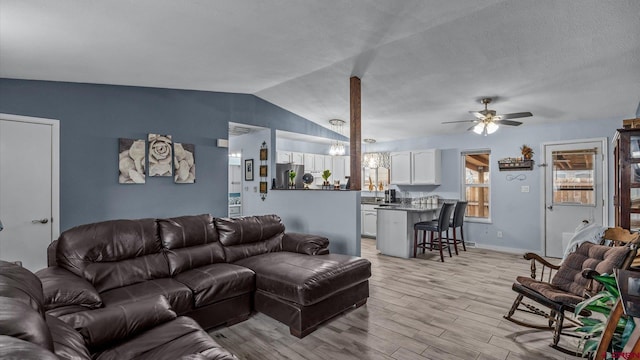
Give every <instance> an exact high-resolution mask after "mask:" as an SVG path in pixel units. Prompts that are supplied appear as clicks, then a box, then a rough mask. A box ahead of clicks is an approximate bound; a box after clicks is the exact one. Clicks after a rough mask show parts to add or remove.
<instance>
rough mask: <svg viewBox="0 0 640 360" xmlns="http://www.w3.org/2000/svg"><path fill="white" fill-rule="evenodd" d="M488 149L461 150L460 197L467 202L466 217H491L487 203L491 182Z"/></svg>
mask: <svg viewBox="0 0 640 360" xmlns="http://www.w3.org/2000/svg"><path fill="white" fill-rule="evenodd" d="M490 155H491V152H490V151H489V150H480V151H464V152H462V166H463V171H462V174H463V176H464V178H463V179H462V184H463V189H462V198H463V200H466V201H468V202H469V205H467V213H466V217H467V219H474V218H476V219H485V220H489V219H490V218H491V216H490V215H491V212H490V207H489V204H490V203H491V196H490V193H491V184H490V182H489V179H490V178H491V176H490V175H491V173H490V171H489V170H490V168H489V164H490V160H489V158H490Z"/></svg>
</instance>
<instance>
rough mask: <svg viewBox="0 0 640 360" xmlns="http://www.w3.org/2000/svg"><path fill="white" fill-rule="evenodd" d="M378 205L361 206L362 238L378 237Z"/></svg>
mask: <svg viewBox="0 0 640 360" xmlns="http://www.w3.org/2000/svg"><path fill="white" fill-rule="evenodd" d="M376 206H377V205H368V204H367V205H361V216H360V221H361V222H360V233H361V235H362V236H370V237H376V227H377V222H378V221H377V219H378V211H377V210H375V209H374V208H375V207H376Z"/></svg>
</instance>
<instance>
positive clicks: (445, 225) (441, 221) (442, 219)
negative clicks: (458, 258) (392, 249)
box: [413, 203, 454, 262]
mask: <svg viewBox="0 0 640 360" xmlns="http://www.w3.org/2000/svg"><path fill="white" fill-rule="evenodd" d="M453 207H454V204H453V203H444V204H442V208H441V209H440V216H438V220H432V221H421V222H418V223H415V224H414V225H413V257H416V255H417V254H418V248H421V249H422V252H423V253H424V249H426V248H427V245H428V246H429V251H431V250H433V249H434V247H436V248H437V249H438V250H440V260H441V261H442V262H444V255H443V254H442V248H443V247H444V244H443V243H442V240H443V237H442V233H443V232H446V233H447V235H446V237H445V238H444V239H445V240H447V250H449V257H451V248H450V247H449V224H450V222H451V213H452V212H453ZM418 231H424V232H423V233H422V242H421V243H418ZM427 231H430V232H431V235H430V238H429V242H427ZM434 233H438V238H437V239H434V236H433V234H434ZM436 240H437V241H438V243H435V241H436Z"/></svg>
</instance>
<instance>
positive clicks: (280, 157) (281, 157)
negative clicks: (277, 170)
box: [276, 151, 291, 164]
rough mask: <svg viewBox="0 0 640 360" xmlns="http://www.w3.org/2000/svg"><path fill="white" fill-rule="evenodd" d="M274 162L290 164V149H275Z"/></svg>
mask: <svg viewBox="0 0 640 360" xmlns="http://www.w3.org/2000/svg"><path fill="white" fill-rule="evenodd" d="M276 163H277V164H290V163H291V152H290V151H276Z"/></svg>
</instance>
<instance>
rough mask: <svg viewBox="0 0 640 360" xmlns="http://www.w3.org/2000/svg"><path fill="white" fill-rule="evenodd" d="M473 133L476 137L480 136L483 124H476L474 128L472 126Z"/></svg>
mask: <svg viewBox="0 0 640 360" xmlns="http://www.w3.org/2000/svg"><path fill="white" fill-rule="evenodd" d="M473 132H474V133H476V134H478V135H482V133H483V132H484V123H478V124H477V125H476V126H474V127H473Z"/></svg>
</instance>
